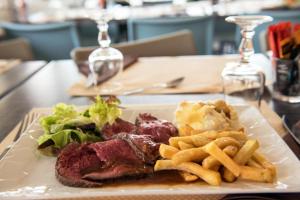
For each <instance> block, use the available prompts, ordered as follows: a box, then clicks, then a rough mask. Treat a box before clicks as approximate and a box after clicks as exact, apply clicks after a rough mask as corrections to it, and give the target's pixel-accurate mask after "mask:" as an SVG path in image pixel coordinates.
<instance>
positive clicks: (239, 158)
mask: <svg viewBox="0 0 300 200" xmlns="http://www.w3.org/2000/svg"><path fill="white" fill-rule="evenodd" d="M186 117H188V116H186ZM195 133H197V134H194V135H185V136H178V137H171V138H170V139H169V145H166V144H161V145H160V148H159V153H160V155H161V157H162V159H161V160H157V162H156V164H155V167H154V170H155V171H160V170H179V173H180V175H181V176H182V178H183V179H184V180H185V181H187V182H191V181H196V180H198V179H201V180H204V181H205V182H207V183H208V184H210V185H214V186H219V185H220V184H221V182H222V180H224V181H226V182H234V181H235V180H237V179H242V180H250V181H258V182H267V183H272V182H274V181H275V180H276V167H275V166H274V165H273V164H272V163H270V162H269V161H268V160H267V159H266V158H265V157H264V156H263V155H262V154H261V153H259V152H257V151H256V150H257V149H258V148H259V143H258V141H257V140H255V139H248V138H247V135H246V133H245V132H244V130H243V129H242V130H240V131H236V130H223V131H220V130H217V131H215V130H209V131H203V132H200V133H199V131H195ZM181 135H184V134H183V133H181Z"/></svg>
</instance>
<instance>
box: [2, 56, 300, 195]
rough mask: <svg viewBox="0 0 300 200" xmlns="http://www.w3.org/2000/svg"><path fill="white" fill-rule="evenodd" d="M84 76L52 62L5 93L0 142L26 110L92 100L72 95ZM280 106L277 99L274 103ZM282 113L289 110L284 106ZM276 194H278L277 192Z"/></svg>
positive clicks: (163, 99)
mask: <svg viewBox="0 0 300 200" xmlns="http://www.w3.org/2000/svg"><path fill="white" fill-rule="evenodd" d="M80 79H81V75H80V74H79V72H78V70H77V67H76V66H75V64H74V63H73V61H70V60H62V61H52V62H50V63H49V64H47V65H46V66H45V67H43V68H42V69H41V70H39V71H38V72H37V73H36V74H34V75H33V76H32V77H31V78H29V79H28V80H27V81H26V82H24V83H23V84H22V85H20V86H19V87H17V88H15V89H14V90H13V91H12V92H10V93H9V94H7V95H6V96H4V97H3V98H2V99H1V101H0V121H1V123H0V130H1V132H0V141H2V140H3V138H4V137H5V136H6V135H7V134H8V133H9V132H10V131H11V130H12V129H13V128H14V126H15V125H16V124H17V123H18V122H19V121H20V120H22V118H23V117H24V116H25V114H26V113H28V112H29V111H30V110H31V109H32V108H34V107H52V106H53V105H55V104H56V103H59V102H65V103H69V104H75V105H87V104H89V103H90V102H91V100H90V99H89V98H87V97H76V98H74V97H71V96H69V95H68V93H67V90H68V89H69V88H70V87H71V85H72V84H74V83H75V82H77V81H78V80H80ZM218 98H222V95H221V94H209V95H208V94H207V95H203V94H202V95H200V94H193V95H155V96H153V95H139V96H120V99H121V101H122V102H123V103H124V104H148V103H160V104H161V103H178V102H180V101H182V100H209V99H218ZM274 104H275V105H276V102H275V103H274ZM280 112H281V113H280V114H282V113H284V112H285V110H284V109H281V110H280ZM288 114H294V115H296V114H299V105H298V107H295V108H294V109H291V110H289V111H288ZM284 140H285V141H286V142H287V144H288V145H289V146H290V147H291V148H292V150H293V151H294V152H295V153H296V155H297V156H298V158H299V157H300V147H299V146H298V145H296V143H295V141H294V140H293V139H292V138H291V136H290V135H286V136H285V138H284ZM273 196H274V195H273ZM275 197H276V198H294V197H295V199H297V198H298V197H300V194H276V195H275Z"/></svg>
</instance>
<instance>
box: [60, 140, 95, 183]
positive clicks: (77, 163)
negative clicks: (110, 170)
mask: <svg viewBox="0 0 300 200" xmlns="http://www.w3.org/2000/svg"><path fill="white" fill-rule="evenodd" d="M98 166H101V162H100V160H99V159H98V157H97V155H96V153H95V152H94V151H93V150H91V149H90V148H89V147H88V144H81V145H80V144H78V143H72V144H69V145H67V146H66V147H65V148H64V149H63V150H62V151H61V152H60V154H59V155H58V158H57V161H56V166H55V170H56V177H57V179H58V180H59V181H60V182H61V183H62V184H64V185H68V186H74V187H98V186H100V185H101V183H98V182H95V181H89V180H84V179H82V178H81V177H82V174H81V171H82V170H86V169H91V168H97V167H98Z"/></svg>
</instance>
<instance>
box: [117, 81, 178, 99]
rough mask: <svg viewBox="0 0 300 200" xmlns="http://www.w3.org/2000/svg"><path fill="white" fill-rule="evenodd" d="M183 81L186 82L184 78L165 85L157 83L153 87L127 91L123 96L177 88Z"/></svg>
mask: <svg viewBox="0 0 300 200" xmlns="http://www.w3.org/2000/svg"><path fill="white" fill-rule="evenodd" d="M183 80H184V77H179V78H176V79H173V80H170V81H167V82H164V83H155V84H153V85H151V86H148V87H141V88H136V89H132V90H127V91H125V92H123V95H131V94H137V93H141V92H144V91H145V90H149V89H159V88H161V89H163V88H175V87H177V86H178V85H179V84H180V83H181V82H182V81H183Z"/></svg>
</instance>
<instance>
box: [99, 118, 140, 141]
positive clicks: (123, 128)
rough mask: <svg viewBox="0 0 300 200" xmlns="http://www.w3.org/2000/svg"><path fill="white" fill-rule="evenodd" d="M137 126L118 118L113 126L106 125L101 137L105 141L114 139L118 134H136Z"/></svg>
mask: <svg viewBox="0 0 300 200" xmlns="http://www.w3.org/2000/svg"><path fill="white" fill-rule="evenodd" d="M135 129H136V126H135V125H134V124H133V123H130V122H128V121H125V120H123V119H121V118H117V119H116V121H115V122H114V123H113V124H106V125H105V126H104V127H103V128H102V130H101V135H102V137H103V139H104V140H110V139H112V137H113V136H114V135H116V134H118V133H121V132H125V133H131V132H134V131H135Z"/></svg>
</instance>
